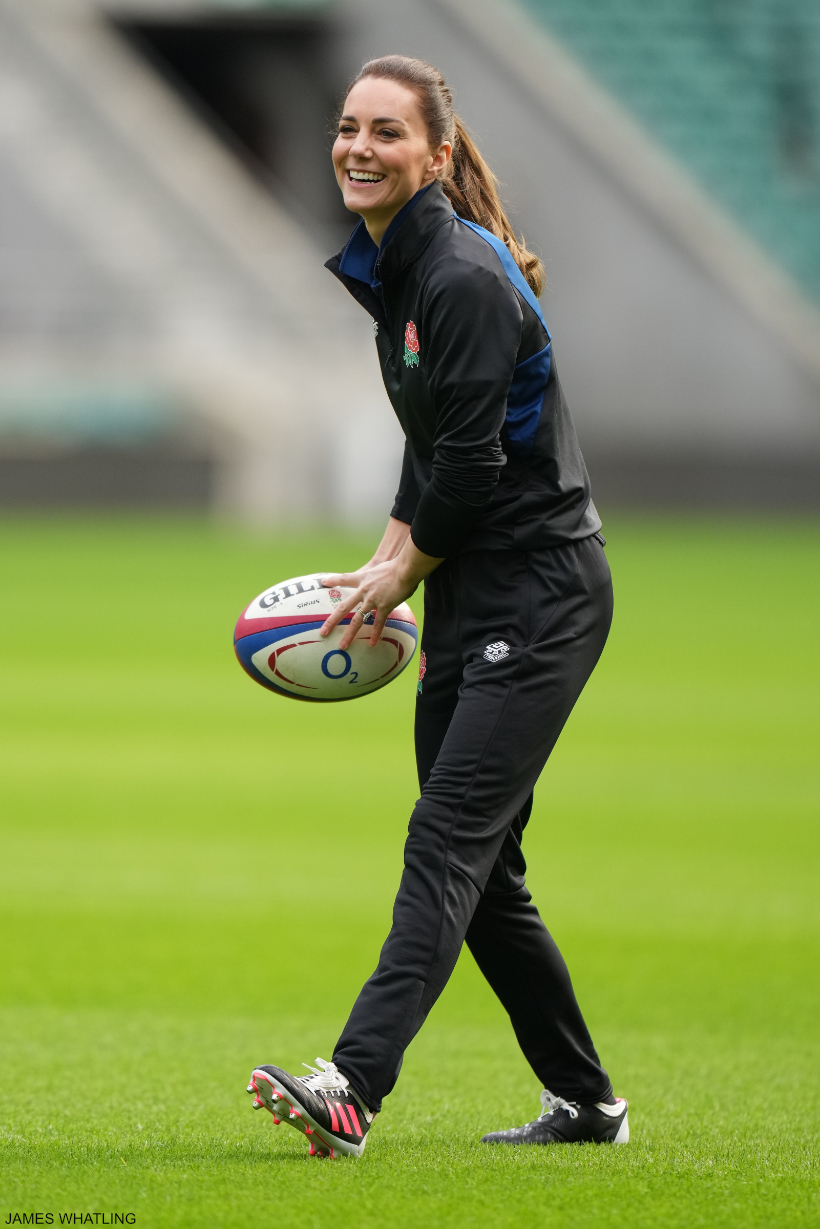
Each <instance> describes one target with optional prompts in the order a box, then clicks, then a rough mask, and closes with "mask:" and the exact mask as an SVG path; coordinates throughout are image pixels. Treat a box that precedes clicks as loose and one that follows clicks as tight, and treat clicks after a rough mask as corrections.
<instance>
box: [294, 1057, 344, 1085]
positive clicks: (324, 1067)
mask: <svg viewBox="0 0 820 1229" xmlns="http://www.w3.org/2000/svg"><path fill="white" fill-rule="evenodd" d="M316 1061H317V1063H318V1064H319V1067H320V1068H321V1070H320V1071H317V1070H316V1068H315V1067H311V1065H310V1063H302V1066H303V1067H307V1069H308V1071H312V1072H313V1074H312V1075H301V1076H300V1077H299V1079H300V1080H301V1081H302V1083H303V1084H304V1086H305V1088H309V1089H310V1091H311V1092H342V1091H343V1090H344V1089H345V1088H347V1085H348V1083H349V1081H348V1078H347V1076H346V1075H342V1073H341V1071H340V1070H339V1068H338V1067H337V1066H336V1064H335V1063H326V1062H325V1060H324V1059H323V1058H317V1059H316Z"/></svg>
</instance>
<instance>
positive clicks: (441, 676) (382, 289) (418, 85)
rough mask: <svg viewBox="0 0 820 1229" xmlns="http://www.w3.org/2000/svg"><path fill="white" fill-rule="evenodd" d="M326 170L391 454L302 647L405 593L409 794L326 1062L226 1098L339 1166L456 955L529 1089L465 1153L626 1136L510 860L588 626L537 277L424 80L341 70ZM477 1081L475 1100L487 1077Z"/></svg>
mask: <svg viewBox="0 0 820 1229" xmlns="http://www.w3.org/2000/svg"><path fill="white" fill-rule="evenodd" d="M333 162H334V166H335V170H336V178H337V180H338V183H339V187H340V188H341V190H342V193H343V196H344V201H345V204H346V205H347V207H348V209H350V210H351V211H352V212H354V213H358V214H359V215H360V216H361V221H360V222H359V224H358V225H357V227H356V229H355V230H354V232H353V234H352V235H351V237H350V240H349V241H348V243H347V245H346V246H345V248H344V250H343V251H342V252H340V253H339V255H338V256H336V257H334V258H333V259H332V260H331V261H329V262H328V268H329V269H330V270H331V272H333V273H334V274H335V275H336V276H337V277H338V278H339V279H340V281H341V282H342V283H343V284H344V285H345V286H346V287H347V288H348V290H349V291H350V293H351V294H352V295H353V296H354V298H356V299H357V300H358V302H359V303H361V304H362V306H363V307H365V309H366V310H367V311H368V312H369V313H370V315H371V316H372V317H373V321H374V324H375V332H376V345H377V349H378V356H379V362H380V364H381V369H382V375H383V377H384V383H385V387H386V389H387V393H388V396H389V397H390V400H391V402H392V405H393V408H394V410H395V412H396V415H397V417H398V419H399V422H400V423H401V426H402V428H403V430H404V433H405V436H406V438H407V443H406V447H405V455H404V464H403V467H402V476H401V482H400V486H399V491H398V494H397V495H396V500H395V503H394V505H393V509H392V513H391V516H390V519H389V522H388V526H387V530H386V532H385V534H384V537H383V538H382V541H381V543H380V545H379V547H378V548H377V550H376V553H375V554H374V555H373V558H372V559H371V560H370V561H369V562H368V563H366V564H364V565H363V566H362V567H361V568H359V570H358V571H356V572H351V573H347V574H344V575H337V576H326V577H325V578H324V581H323V583H324V584H325V585H327V586H331V585H332V586H336V585H338V586H340V587H346V588H348V589H350V590H351V594H350V596H349V597H347V598H346V599H345V600H344V601H343V602H341V603H340V604H339V605H338V607H337V608H336V609H335V610H334V611H333V613H332V614H331V615H329V617H328V618H327V620H326V621H325V623H324V624H323V627H322V632H321V634H322V635H324V636H327V635H328V634H329V633H330V632H331V631H332V630H333V628H334V627H336V626H337V624H338V623H339V622H340V620H341V619H342V618H344V617H345V616H346V615H350V616H351V617H350V624H349V626H348V627H347V628H345V629H344V632H343V635H342V636H341V638H340V639H339V642H338V648H339V649H340V650H341V651H344V650H346V649H347V647H348V645H349V644H350V643H351V642H352V640H353V639H354V637H356V636H357V634H358V633H359V632H360V631H361V628H362V624H363V623H365V622H371V621H372V633H371V635H370V637H369V644H370V646H372V647H373V648H375V646H376V645H377V644H378V642H379V640H380V638H381V635H382V632H383V630H384V626H385V620H386V619H387V616H388V614H389V613H390V611H391V610H393V609H394V607H396V606H397V605H398V604H399V603H400V602H402V601H403V600H404V599H405V598H406V597H408V596H409V595H410V594H411V593H413V592H414V591H415V589H416V588H417V586H418V585H419V583H420V582H421V581H422V580H424V581H425V595H424V599H425V605H424V611H425V623H424V634H423V639H422V649H423V651H422V653H421V668H420V671H419V683H418V692H417V707H416V761H417V766H418V774H419V783H420V785H421V798H420V799H419V801H418V802H417V804H416V807H415V809H414V811H413V814H412V816H411V819H410V827H409V832H408V837H407V843H406V846H405V857H404V874H403V876H402V881H401V886H400V888H399V893H398V896H397V898H396V904H395V908H394V913H393V928H392V930H391V932H390V935H389V937H388V939H387V941H386V943H385V945H384V947H383V949H382V952H381V957H380V960H379V966H378V968H377V969H376V972H375V973H374V974H373V976H372V977H371V978H370V980H369V981H368V982H367V984H366V985H365V987H364V989H363V990H362V992H361V994H360V995H359V998H358V1000H357V1002H356V1004H355V1005H354V1007H353V1011H352V1012H351V1015H350V1019H349V1020H348V1023H347V1025H346V1027H345V1030H344V1032H343V1033H342V1036H341V1038H340V1039H339V1041H338V1043H337V1045H336V1048H335V1051H334V1055H333V1062H331V1063H326V1062H324V1061H323V1060H317V1062H319V1068H320V1069H318V1070H317V1069H312V1072H313V1073H312V1074H311V1075H308V1076H300V1077H296V1076H292V1075H290V1074H289V1073H288V1072H287V1071H284V1070H283V1069H282V1068H281V1067H276V1066H269V1065H263V1066H260V1067H257V1068H256V1069H255V1070H254V1071H253V1073H252V1075H251V1081H250V1086H249V1088H248V1091H249V1092H255V1094H256V1099H255V1104H256V1105H257V1106H262V1105H264V1106H266V1107H267V1108H268V1109H269V1110H270V1112H271V1113H272V1114H273V1116H274V1121H276V1122H278V1121H280V1120H286V1121H288V1122H290V1123H291V1124H292V1125H295V1126H297V1127H298V1128H299V1129H300V1130H302V1131H304V1132H305V1134H307V1135H310V1136H312V1142H311V1151H312V1152H314V1153H315V1152H319V1153H320V1154H323V1155H328V1154H329V1155H331V1156H333V1155H335V1154H336V1153H338V1152H341V1153H347V1154H348V1155H354V1156H360V1155H361V1154H362V1152H363V1151H364V1147H365V1144H366V1142H367V1138H368V1132H369V1129H370V1125H371V1123H372V1122H373V1119H374V1117H375V1115H376V1114H377V1113H378V1112H379V1111H380V1110H381V1107H382V1099H383V1098H384V1097H385V1096H386V1095H387V1094H388V1093H389V1092H390V1091H391V1090H392V1088H393V1085H394V1084H395V1082H396V1079H397V1077H398V1073H399V1069H400V1067H401V1064H402V1057H403V1054H404V1051H405V1049H406V1048H407V1046H408V1044H409V1042H410V1041H411V1040H412V1038H413V1037H414V1036H415V1034H416V1033H417V1032H418V1030H419V1029H420V1028H421V1026H422V1024H423V1023H424V1020H425V1018H426V1016H427V1013H428V1012H429V1011H430V1008H431V1007H432V1006H433V1004H434V1002H435V1001H436V999H437V997H438V996H439V994H440V993H441V991H442V990H443V989H444V986H445V985H446V983H447V980H448V978H449V976H450V974H451V973H452V971H453V968H454V966H455V963H456V960H457V958H458V954H459V951H460V949H461V946H462V944H463V943H464V942H465V940H466V942H467V944H468V946H469V947H470V950H471V951H472V953H473V955H474V957H475V959H476V961H477V963H478V965H479V967H480V968H481V970H482V972H483V973H484V974H485V976H486V977H487V979H488V981H489V982H490V984H491V986H492V987H493V989H494V990H495V992H496V994H497V995H498V997H499V998H500V1000H501V1002H502V1003H503V1004H504V1007H505V1008H506V1009H507V1011H508V1012H509V1015H510V1018H511V1020H512V1024H513V1028H514V1029H515V1032H516V1036H517V1038H518V1040H519V1042H520V1044H521V1048H522V1050H523V1051H524V1054H525V1056H526V1058H527V1059H528V1061H529V1062H530V1064H531V1066H532V1068H533V1070H534V1071H535V1072H536V1074H537V1075H538V1076H539V1078H540V1079H542V1080H543V1082H544V1086H545V1087H544V1092H543V1093H542V1097H541V1101H542V1106H543V1113H542V1115H541V1117H540V1118H539V1119H538V1120H537V1121H536V1122H533V1123H530V1124H529V1125H527V1126H525V1127H521V1128H518V1129H514V1130H509V1131H502V1132H496V1133H493V1134H490V1135H487V1136H485V1137H484V1138H485V1142H487V1143H492V1144H548V1143H555V1144H561V1143H572V1142H587V1141H595V1142H604V1141H612V1142H615V1143H626V1141H627V1140H628V1138H629V1128H628V1125H627V1105H626V1102H625V1101H623V1100H619V1099H616V1098H615V1097H614V1096H613V1093H612V1085H611V1083H610V1081H609V1077H608V1076H607V1074H606V1072H605V1071H604V1070H603V1068H602V1067H601V1064H600V1062H599V1059H598V1055H597V1053H596V1051H595V1047H594V1046H593V1044H592V1039H591V1037H590V1035H589V1032H588V1031H587V1028H586V1025H585V1023H584V1020H583V1017H582V1015H581V1011H580V1009H579V1007H578V1003H577V1002H576V999H575V995H574V992H573V989H572V984H571V982H570V978H569V973H568V972H567V968H566V965H565V964H564V961H563V959H562V957H561V954H560V952H559V951H558V948H557V947H556V945H555V943H554V942H553V940H552V938H551V936H550V935H549V933H548V931H547V930H546V927H545V926H544V924H543V922H542V921H541V918H540V917H539V915H538V912H537V910H536V908H535V906H534V905H533V903H532V900H531V897H530V895H529V892H528V891H527V887H526V884H525V882H524V872H525V870H526V865H525V862H524V858H523V855H522V853H521V841H522V836H523V831H524V828H525V826H526V824H527V821H528V820H529V817H530V813H531V810H532V802H533V793H532V791H533V788H534V786H535V783H536V781H537V779H538V776H539V774H540V773H541V770H542V769H543V767H544V764H545V763H546V760H547V757H548V756H549V754H550V752H551V750H552V748H553V746H554V745H555V742H556V740H557V738H558V736H559V734H560V733H561V730H562V728H563V726H564V723H565V722H566V719H567V717H568V716H569V714H570V711H571V710H572V707H573V705H574V704H575V701H576V700H577V698H578V696H579V695H580V693H581V690H582V688H583V687H584V685H585V683H586V681H587V679H588V678H589V676H590V674H591V672H592V670H593V668H594V666H595V664H596V662H597V660H598V657H599V656H600V653H601V651H602V649H603V646H604V642H605V641H606V638H607V633H608V631H609V624H610V620H611V615H612V587H611V581H610V576H609V567H608V565H607V561H606V558H605V556H604V553H603V549H602V548H603V545H604V540H603V538H602V537H601V534H600V527H601V522H600V520H599V518H598V514H597V512H596V511H595V507H594V505H593V503H592V500H591V498H590V489H589V481H588V478H587V474H586V469H585V468H584V462H583V459H582V457H581V454H580V451H579V449H578V443H577V440H576V437H575V432H574V429H573V426H572V421H571V419H570V416H569V411H568V409H567V406H566V402H565V401H564V399H563V395H562V393H561V387H560V384H559V382H558V376H557V374H556V370H555V363H554V359H553V354H552V343H551V340H550V335H549V332H548V330H547V326H546V323H545V321H544V317H543V315H542V313H541V307H540V305H539V302H538V298H537V295H538V294H539V293H540V289H541V281H542V269H541V264H540V261H539V260H538V258H537V257H536V256H534V255H532V254H531V253H529V252H527V250H526V248H525V247H524V245H523V243H519V242H518V241H517V239H516V238H515V236H514V234H513V233H512V230H511V228H510V225H509V222H508V220H507V217H506V214H505V212H504V209H503V206H502V204H501V201H500V200H499V197H498V191H497V185H496V181H495V178H494V176H493V174H492V172H491V171H490V170H489V168H488V167H487V165H486V163H485V162H484V160H483V158H482V157H481V155H480V153H479V152H478V150H477V148H476V147H475V145H474V144H473V142H472V141H471V139H470V138H469V136H468V135H467V133H466V131H465V129H464V126H463V124H462V123H461V122H460V120H459V119H458V117H457V116H456V115H455V114H454V112H453V105H452V97H451V94H450V91H449V89H448V88H447V86H446V84H445V82H444V80H443V78H442V77H441V74H440V73H439V72H438V71H437V70H436V69H434V68H432V67H431V66H430V65H429V64H425V63H423V62H422V61H420V60H411V59H407V58H405V57H403V56H387V57H385V58H384V59H380V60H373V61H371V62H370V63H368V64H366V65H365V66H364V68H363V69H362V71H361V73H360V74H359V76H358V77H357V78H356V80H355V81H354V82H353V84H352V85H351V87H350V89H349V90H348V93H347V97H346V98H345V101H344V105H343V107H342V111H341V116H340V119H339V132H338V136H337V138H336V142H335V144H334V147H333ZM359 639H361V637H359ZM482 1079H486V1083H487V1087H488V1088H489V1089H490V1090H492V1087H493V1081H492V1072H488V1073H487V1075H486V1077H482Z"/></svg>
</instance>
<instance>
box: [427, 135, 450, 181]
mask: <svg viewBox="0 0 820 1229" xmlns="http://www.w3.org/2000/svg"><path fill="white" fill-rule="evenodd" d="M452 156H453V147H452V145H451V144H450V142H449V141H442V143H441V145H439V147H438V149H437V151H436V152H435V154H433V157H432V158H431V160H430V170H431V171H432V172H433V174H434V175H435V176H436V177H438V176H439V175H440V174H441V173H442V171H445V170H446V169H447V163H448V162H449V161H450V159H451V158H452Z"/></svg>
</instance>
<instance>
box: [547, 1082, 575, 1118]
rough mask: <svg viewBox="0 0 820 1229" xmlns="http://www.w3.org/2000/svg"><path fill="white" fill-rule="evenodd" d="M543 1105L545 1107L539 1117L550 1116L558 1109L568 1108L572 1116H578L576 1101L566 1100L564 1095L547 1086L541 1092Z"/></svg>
mask: <svg viewBox="0 0 820 1229" xmlns="http://www.w3.org/2000/svg"><path fill="white" fill-rule="evenodd" d="M541 1105H542V1106H543V1109H542V1110H541V1113H540V1114H539V1115H538V1117H539V1119H540V1118H548V1117H549V1116H550V1114H554V1113H555V1111H556V1110H566V1111H567V1113H568V1114H569V1116H570V1118H577V1117H578V1105H577V1103H576V1102H575V1101H565V1100H564V1098H563V1097H558V1096H556V1095H555V1093H554V1092H550V1090H549V1089H548V1088H545V1089H544V1090H543V1092H542V1093H541Z"/></svg>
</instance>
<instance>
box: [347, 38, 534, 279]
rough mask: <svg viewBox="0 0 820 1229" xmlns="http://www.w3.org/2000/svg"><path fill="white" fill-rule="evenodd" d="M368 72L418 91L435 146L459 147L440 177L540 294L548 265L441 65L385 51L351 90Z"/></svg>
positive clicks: (457, 205)
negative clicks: (530, 245)
mask: <svg viewBox="0 0 820 1229" xmlns="http://www.w3.org/2000/svg"><path fill="white" fill-rule="evenodd" d="M363 77H383V78H385V79H386V80H388V81H398V82H400V83H401V84H402V85H406V86H409V88H410V89H412V90H414V91H415V92H416V94H417V95H418V98H419V102H420V103H421V110H422V114H423V116H424V119H425V122H426V124H427V131H428V134H429V137H430V147H431V148H432V149H438V147H439V145H441V143H442V142H443V141H449V142H450V143H451V145H452V147H453V156H452V158H451V159H450V161H449V163H448V164H447V169H446V171H444V172H443V174H442V175H441V179H440V182H441V186H442V188H443V189H444V191H445V193H446V194H447V196H448V197H449V199H450V200H451V201H452V203H453V208H454V209H455V211H456V213H457V214H458V216H459V217H461V218H466V219H467V220H468V221H469V222H475V223H477V225H478V226H483V227H484V229H485V230H488V231H490V232H491V233H492V234H494V235H495V236H496V237H497V238H499V239H501V240H502V242H503V243H505V244H506V245H507V247H508V248H509V251H510V254H511V256H512V258H513V260H514V261H515V263H516V264H517V265H518V267H519V269H520V270H521V272H522V273H523V274H524V277H525V278H526V279H527V281H528V283H529V285H530V286H531V288H532V290H533V292H534V293H535V294H536V295H540V294H541V291H542V290H543V288H544V266H543V265H542V264H541V261H540V260H539V259H538V257H537V256H536V255H535V254H534V253H533V252H529V251H527V248H526V246H525V243H524V240H523V238H522V239H521V240H520V242H519V240H518V239H517V238H516V236H515V233H514V231H513V228H512V226H511V225H510V222H509V219H508V217H507V215H506V213H505V212H504V206H503V205H502V203H501V198H500V197H499V195H498V180H497V179H496V177H495V175H494V174H493V172H492V171H491V170H490V168H489V167H488V166H487V163H486V162H485V161H484V159H483V158H482V156H481V153H480V152H479V149H478V146H477V145H476V143H475V141H473V139H472V137H471V136H470V135H469V133H468V132H467V129H466V128H465V127H464V124H463V123H462V121H461V120H460V119H459V117H458V116H457V115H456V114H455V112H454V111H453V96H452V94H451V92H450V89H449V87H448V86H447V84H446V82H445V80H444V78H443V77H442V75H441V73H440V72H439V71H438V69H437V68H433V66H432V64H428V63H427V62H426V61H425V60H414V59H411V58H410V57H409V56H403V55H386V56H382V57H381V58H380V59H378V60H369V61H368V62H367V64H365V65H364V67H363V68H362V70H361V72H360V73H359V74H358V76H357V77H355V78H354V80H353V81H351V83H350V85H349V87H348V91H347V92H348V93H350V90H352V89H353V86H354V85H355V84H356V83H357V82H358V81H361V80H362V78H363Z"/></svg>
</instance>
